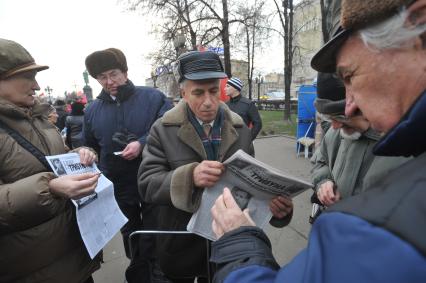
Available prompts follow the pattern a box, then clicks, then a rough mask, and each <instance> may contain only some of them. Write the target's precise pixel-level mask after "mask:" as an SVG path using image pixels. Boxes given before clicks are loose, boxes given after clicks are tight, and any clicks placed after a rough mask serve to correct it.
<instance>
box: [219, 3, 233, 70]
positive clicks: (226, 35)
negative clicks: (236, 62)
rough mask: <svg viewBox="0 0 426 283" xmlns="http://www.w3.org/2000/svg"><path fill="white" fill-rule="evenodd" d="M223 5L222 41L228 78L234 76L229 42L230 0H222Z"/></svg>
mask: <svg viewBox="0 0 426 283" xmlns="http://www.w3.org/2000/svg"><path fill="white" fill-rule="evenodd" d="M222 7H223V19H222V32H221V36H222V42H223V57H224V64H225V66H224V67H225V73H226V74H227V75H228V78H231V77H232V67H231V50H230V49H231V47H230V46H231V44H230V43H229V18H228V17H229V11H228V0H222Z"/></svg>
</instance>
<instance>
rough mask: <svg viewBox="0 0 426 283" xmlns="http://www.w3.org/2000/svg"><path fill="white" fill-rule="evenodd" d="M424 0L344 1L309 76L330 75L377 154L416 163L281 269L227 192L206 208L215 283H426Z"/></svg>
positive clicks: (316, 235) (325, 223)
mask: <svg viewBox="0 0 426 283" xmlns="http://www.w3.org/2000/svg"><path fill="white" fill-rule="evenodd" d="M425 23H426V0H417V1H413V0H375V1H372V0H371V1H367V0H366V1H359V0H343V1H342V17H341V23H340V24H341V28H340V29H339V30H338V32H337V33H336V34H335V35H334V37H333V38H332V39H331V40H330V41H329V42H328V43H327V44H326V45H325V46H324V47H323V48H322V49H321V50H320V51H319V52H318V53H317V54H316V55H315V56H314V58H313V59H312V63H311V64H312V67H313V68H314V69H316V70H317V71H320V72H329V73H332V72H336V71H337V74H338V75H339V76H340V77H341V78H342V80H343V82H344V84H345V88H346V109H345V114H346V116H348V117H352V116H354V115H357V114H358V113H359V112H362V114H363V115H364V116H365V117H366V118H367V119H368V120H369V121H370V123H371V125H372V127H373V128H374V129H376V130H378V131H381V132H384V133H386V135H385V136H384V137H382V139H381V140H380V141H379V142H378V143H377V145H376V146H375V149H374V153H375V154H377V155H384V156H391V155H392V156H414V158H413V159H412V160H411V161H408V162H407V163H405V164H403V165H402V166H400V167H399V168H397V169H395V170H394V171H393V172H392V173H390V174H389V176H387V177H385V178H383V179H382V180H380V181H379V182H378V183H376V184H375V185H373V188H372V189H370V190H369V191H368V192H365V193H362V194H359V195H357V196H353V197H351V198H347V199H345V200H342V201H340V202H338V203H337V204H335V205H333V206H331V207H330V208H329V209H328V210H327V211H326V212H325V213H323V214H322V215H321V216H320V217H319V218H318V220H317V221H316V222H315V224H314V225H313V227H312V231H311V235H310V238H309V242H308V246H307V248H306V249H305V250H303V251H302V252H301V253H300V254H299V255H297V256H296V257H295V258H294V259H293V261H292V262H290V263H289V264H287V265H286V266H284V267H282V268H281V269H280V268H279V266H278V265H277V263H276V261H275V260H274V258H273V256H272V252H271V247H270V242H269V240H268V238H267V237H266V235H265V234H264V233H263V232H262V231H261V230H260V229H257V228H256V227H253V226H252V225H253V223H252V221H251V219H250V218H249V217H247V216H246V215H244V214H243V213H242V212H241V210H240V209H239V208H238V206H237V205H236V203H235V201H234V199H233V198H232V196H231V195H230V192H229V190H228V189H225V190H224V193H223V195H221V196H220V197H219V198H218V199H217V201H216V203H215V206H214V207H213V208H212V214H213V218H214V220H213V224H212V226H213V229H214V231H215V233H216V234H217V235H218V236H221V238H220V239H219V240H218V241H217V242H215V243H214V244H213V246H212V258H211V260H212V261H213V262H215V263H217V265H218V269H219V270H218V271H217V273H216V278H215V282H244V283H248V282H426V237H425V235H426V190H425V188H426V178H425V177H424V176H425V168H426V134H425V131H424V129H425V128H426V25H425Z"/></svg>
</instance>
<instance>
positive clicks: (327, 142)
mask: <svg viewBox="0 0 426 283" xmlns="http://www.w3.org/2000/svg"><path fill="white" fill-rule="evenodd" d="M376 143H377V139H374V138H370V137H367V136H366V135H363V136H361V137H360V138H359V139H358V140H349V139H344V138H342V137H341V135H340V130H335V129H333V128H330V129H329V130H328V131H327V133H326V134H325V136H324V139H323V141H322V143H321V146H320V147H319V148H318V149H317V150H316V151H315V154H314V156H313V157H312V159H311V162H312V163H313V168H312V171H311V178H312V183H313V184H314V186H315V190H317V189H318V188H319V186H320V185H321V184H322V183H324V182H325V181H328V180H330V181H333V182H334V184H335V185H336V186H337V190H338V191H339V193H340V197H341V198H342V199H344V198H347V197H350V196H353V195H357V194H360V193H362V192H364V191H365V190H367V189H368V188H371V187H372V185H373V184H374V183H375V182H377V181H379V180H380V179H382V178H384V177H385V176H386V175H388V174H389V172H391V171H392V170H394V169H396V168H398V167H399V166H400V165H402V164H403V163H405V162H407V161H408V160H409V158H404V157H388V156H386V157H384V156H375V155H374V154H373V147H374V146H375V144H376Z"/></svg>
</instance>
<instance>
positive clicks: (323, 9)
mask: <svg viewBox="0 0 426 283" xmlns="http://www.w3.org/2000/svg"><path fill="white" fill-rule="evenodd" d="M326 1H327V0H320V5H321V30H322V38H323V41H324V42H327V41H328V40H329V34H328V32H327V21H326V14H327V11H326V3H325V2H326Z"/></svg>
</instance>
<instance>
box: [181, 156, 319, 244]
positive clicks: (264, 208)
mask: <svg viewBox="0 0 426 283" xmlns="http://www.w3.org/2000/svg"><path fill="white" fill-rule="evenodd" d="M224 164H225V166H226V171H225V173H223V175H222V176H221V177H220V179H219V181H217V182H216V183H215V184H214V185H213V186H212V187H210V188H206V189H205V190H204V192H203V196H202V200H201V205H200V207H199V209H198V210H197V212H195V213H194V214H193V216H192V218H191V220H190V221H189V223H188V226H187V230H188V231H190V232H193V233H196V234H198V235H200V236H202V237H205V238H207V239H210V240H216V236H215V234H214V233H213V230H212V228H211V223H212V220H213V219H212V216H211V213H210V210H211V208H212V207H213V204H214V202H215V201H216V199H217V198H218V197H219V196H220V195H221V194H222V193H223V188H225V187H227V188H229V190H230V193H231V194H232V195H233V198H234V199H235V202H236V203H237V204H238V206H239V207H240V208H242V209H245V208H248V209H249V213H250V216H251V218H252V220H253V221H254V222H255V223H256V225H257V226H258V227H260V228H263V227H264V226H265V225H266V223H268V221H269V220H270V219H271V217H272V213H271V212H270V210H269V202H270V200H271V199H273V198H274V197H276V196H279V195H284V196H288V197H294V196H296V195H298V194H300V193H302V192H303V191H305V190H307V189H309V188H311V187H312V184H310V183H308V182H305V181H303V180H301V179H298V178H295V177H293V176H290V175H288V174H285V173H283V172H280V171H278V170H276V169H275V168H272V167H271V166H268V165H267V164H264V163H262V162H260V161H258V160H256V159H255V158H253V157H251V156H250V155H248V154H246V153H245V152H243V151H242V150H239V151H237V152H236V153H235V154H234V155H232V156H231V157H230V158H229V159H228V160H226V161H225V162H224Z"/></svg>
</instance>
